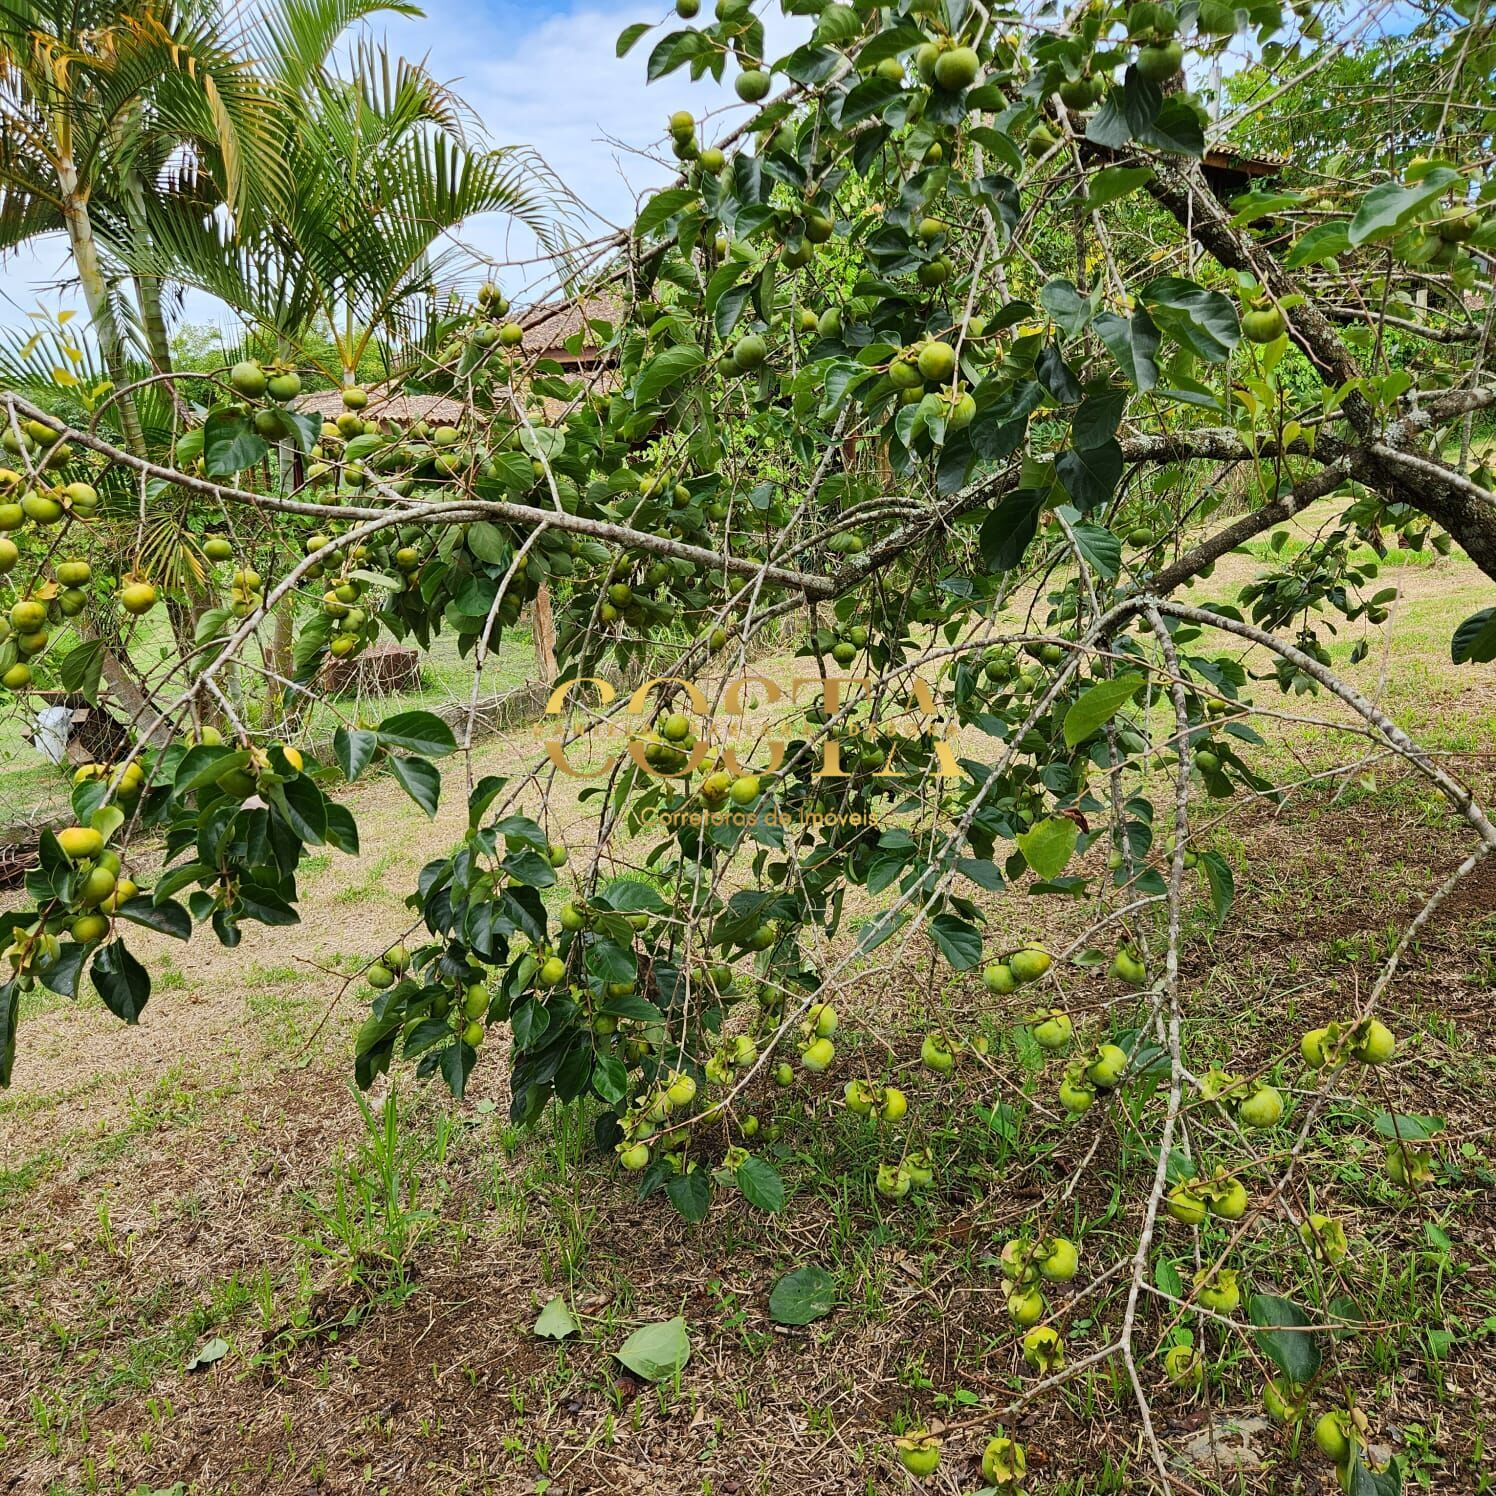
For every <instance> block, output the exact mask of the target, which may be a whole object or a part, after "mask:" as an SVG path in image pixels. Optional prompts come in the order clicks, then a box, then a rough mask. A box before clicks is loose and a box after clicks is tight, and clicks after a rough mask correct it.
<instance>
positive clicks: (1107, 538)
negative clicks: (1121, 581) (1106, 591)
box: [1070, 523, 1122, 581]
mask: <svg viewBox="0 0 1496 1496" xmlns="http://www.w3.org/2000/svg"><path fill="white" fill-rule="evenodd" d="M1070 530H1071V533H1072V534H1073V535H1074V536H1075V548H1076V549H1077V550H1078V551H1079V552H1080V553H1081V555H1082V556H1084V557H1085V560H1086V565H1087V566H1089V567H1090V568H1091V570H1092V571H1094V572H1097V573H1099V574H1100V575H1101V576H1103V577H1105V578H1106V579H1107V580H1108V581H1112V580H1113V579H1115V577H1116V575H1117V573H1118V572H1119V571H1121V570H1122V542H1121V540H1119V539H1118V538H1117V536H1115V535H1113V534H1112V532H1111V531H1110V530H1103V529H1102V528H1101V526H1100V525H1085V524H1073V523H1072V524H1071V526H1070Z"/></svg>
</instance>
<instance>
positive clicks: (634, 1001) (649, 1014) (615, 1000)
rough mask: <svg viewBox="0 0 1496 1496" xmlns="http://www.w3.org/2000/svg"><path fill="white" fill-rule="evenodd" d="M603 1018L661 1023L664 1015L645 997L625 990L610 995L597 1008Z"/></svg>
mask: <svg viewBox="0 0 1496 1496" xmlns="http://www.w3.org/2000/svg"><path fill="white" fill-rule="evenodd" d="M598 1011H599V1012H600V1013H602V1015H603V1016H604V1017H605V1018H629V1019H632V1020H633V1021H634V1022H635V1023H663V1022H664V1020H665V1015H664V1014H663V1013H662V1012H660V1010H659V1009H658V1008H657V1007H656V1006H655V1005H654V1004H653V1003H652V1002H650V1000H649V999H648V998H647V997H640V996H639V994H638V993H637V992H627V993H625V994H624V995H623V996H622V997H610V998H609V999H608V1000H607V1002H605V1003H604V1004H603V1005H602V1007H601V1008H600V1009H599V1010H598Z"/></svg>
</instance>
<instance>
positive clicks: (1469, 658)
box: [1449, 608, 1496, 665]
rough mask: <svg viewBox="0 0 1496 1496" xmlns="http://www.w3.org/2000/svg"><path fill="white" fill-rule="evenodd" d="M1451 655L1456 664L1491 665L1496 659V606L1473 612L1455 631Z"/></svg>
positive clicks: (1450, 648) (1450, 649)
mask: <svg viewBox="0 0 1496 1496" xmlns="http://www.w3.org/2000/svg"><path fill="white" fill-rule="evenodd" d="M1449 656H1450V658H1451V659H1452V660H1453V661H1454V662H1455V664H1456V665H1464V664H1471V663H1473V664H1476V665H1489V664H1490V663H1491V661H1492V660H1496V608H1482V609H1481V610H1480V612H1479V613H1472V614H1471V615H1470V616H1469V617H1468V618H1467V619H1466V620H1465V621H1464V622H1463V623H1462V624H1461V625H1460V626H1459V628H1457V629H1456V630H1455V631H1454V638H1453V639H1451V640H1450V641H1449Z"/></svg>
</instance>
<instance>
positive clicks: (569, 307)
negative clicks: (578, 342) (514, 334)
mask: <svg viewBox="0 0 1496 1496" xmlns="http://www.w3.org/2000/svg"><path fill="white" fill-rule="evenodd" d="M622 309H623V308H622V304H621V303H620V302H619V301H618V299H617V298H616V297H614V296H611V295H601V296H589V297H578V298H576V299H574V300H570V301H555V302H544V303H542V304H541V305H540V306H533V307H527V308H526V309H525V310H524V311H523V312H520V313H519V314H518V320H519V322H520V324H521V325H522V326H523V327H524V329H525V344H526V348H527V351H529V352H532V353H536V354H538V355H539V356H541V357H543V358H551V359H554V360H555V361H556V362H557V363H560V364H572V365H577V366H581V367H588V368H591V367H595V366H596V365H597V363H598V362H599V361H600V360H599V357H598V353H597V349H596V347H595V345H596V342H597V335H596V334H595V333H594V332H592V330H591V329H590V328H588V327H587V325H586V324H587V323H589V322H617V321H618V318H619V314H620V313H621V311H622ZM578 333H582V334H583V338H584V342H585V343H591V344H593V345H594V346H593V347H584V348H583V350H582V351H581V352H580V353H572V352H570V351H568V349H567V348H566V346H565V345H566V343H567V341H568V340H569V339H571V338H574V337H576V336H577V334H578Z"/></svg>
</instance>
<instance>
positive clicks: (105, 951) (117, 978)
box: [89, 940, 151, 1023]
mask: <svg viewBox="0 0 1496 1496" xmlns="http://www.w3.org/2000/svg"><path fill="white" fill-rule="evenodd" d="M89 974H90V975H91V976H92V977H93V984H94V986H95V987H97V988H98V990H99V996H100V997H102V998H103V999H104V1006H105V1007H107V1008H108V1009H109V1011H110V1012H111V1013H113V1014H114V1016H115V1017H116V1018H122V1019H124V1021H125V1022H126V1023H138V1022H139V1021H140V1014H141V1011H142V1009H144V1007H145V1005H146V1002H147V1001H148V1000H149V998H150V995H151V977H150V973H149V972H148V971H147V970H146V969H145V967H143V966H142V965H141V964H140V962H139V961H137V960H136V959H135V957H134V956H132V955H131V954H130V953H129V951H127V950H126V949H125V943H124V941H123V940H112V941H110V942H109V944H108V945H106V946H102V947H101V948H100V949H99V953H98V954H97V955H96V956H95V957H94V958H93V965H92V966H91V967H90V968H89Z"/></svg>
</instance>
